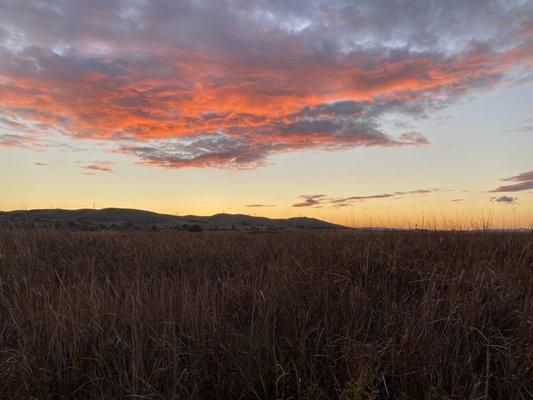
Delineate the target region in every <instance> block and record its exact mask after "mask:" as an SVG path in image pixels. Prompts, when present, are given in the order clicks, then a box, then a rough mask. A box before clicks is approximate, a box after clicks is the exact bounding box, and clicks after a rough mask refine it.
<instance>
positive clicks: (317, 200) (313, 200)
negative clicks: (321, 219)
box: [292, 194, 326, 207]
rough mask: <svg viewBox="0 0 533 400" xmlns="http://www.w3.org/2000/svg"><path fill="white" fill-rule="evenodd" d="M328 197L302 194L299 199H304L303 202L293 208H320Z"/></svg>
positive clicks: (295, 204)
mask: <svg viewBox="0 0 533 400" xmlns="http://www.w3.org/2000/svg"><path fill="white" fill-rule="evenodd" d="M325 197H326V195H325V194H312V195H309V194H302V195H301V196H299V197H298V198H299V199H303V201H301V202H298V203H294V204H293V205H292V206H293V207H315V206H320V204H321V203H322V201H324V200H325Z"/></svg>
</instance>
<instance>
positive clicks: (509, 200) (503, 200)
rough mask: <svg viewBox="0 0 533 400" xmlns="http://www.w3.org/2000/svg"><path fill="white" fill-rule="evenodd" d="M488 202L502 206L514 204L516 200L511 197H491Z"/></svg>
mask: <svg viewBox="0 0 533 400" xmlns="http://www.w3.org/2000/svg"><path fill="white" fill-rule="evenodd" d="M490 201H492V202H495V203H502V204H515V203H516V202H517V201H518V198H516V197H511V196H500V197H491V198H490Z"/></svg>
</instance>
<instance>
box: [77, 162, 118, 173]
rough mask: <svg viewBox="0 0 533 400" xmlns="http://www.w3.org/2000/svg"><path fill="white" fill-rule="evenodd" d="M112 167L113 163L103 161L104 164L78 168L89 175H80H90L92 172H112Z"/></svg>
mask: <svg viewBox="0 0 533 400" xmlns="http://www.w3.org/2000/svg"><path fill="white" fill-rule="evenodd" d="M113 165H114V163H113V162H111V161H105V162H100V163H94V164H87V165H82V166H81V167H80V168H81V169H84V170H86V171H89V173H87V172H85V173H83V172H82V174H85V175H88V174H92V173H93V171H94V172H113Z"/></svg>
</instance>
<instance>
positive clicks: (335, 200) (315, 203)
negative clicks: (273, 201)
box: [292, 188, 444, 208]
mask: <svg viewBox="0 0 533 400" xmlns="http://www.w3.org/2000/svg"><path fill="white" fill-rule="evenodd" d="M441 190H444V189H442V188H430V189H417V190H407V191H401V192H392V193H380V194H372V195H366V196H350V197H327V196H326V195H325V194H314V195H307V194H303V195H301V196H299V197H298V198H299V199H303V201H301V202H298V203H295V204H293V205H292V206H293V207H321V206H329V207H333V208H339V207H347V206H349V205H350V204H352V203H354V202H358V201H364V200H373V199H388V198H396V199H399V198H400V196H404V195H416V194H428V193H433V192H438V191H441Z"/></svg>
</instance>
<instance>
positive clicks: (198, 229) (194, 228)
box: [189, 225, 204, 232]
mask: <svg viewBox="0 0 533 400" xmlns="http://www.w3.org/2000/svg"><path fill="white" fill-rule="evenodd" d="M203 230H204V229H203V228H202V227H201V226H200V225H191V226H190V227H189V232H202V231H203Z"/></svg>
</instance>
